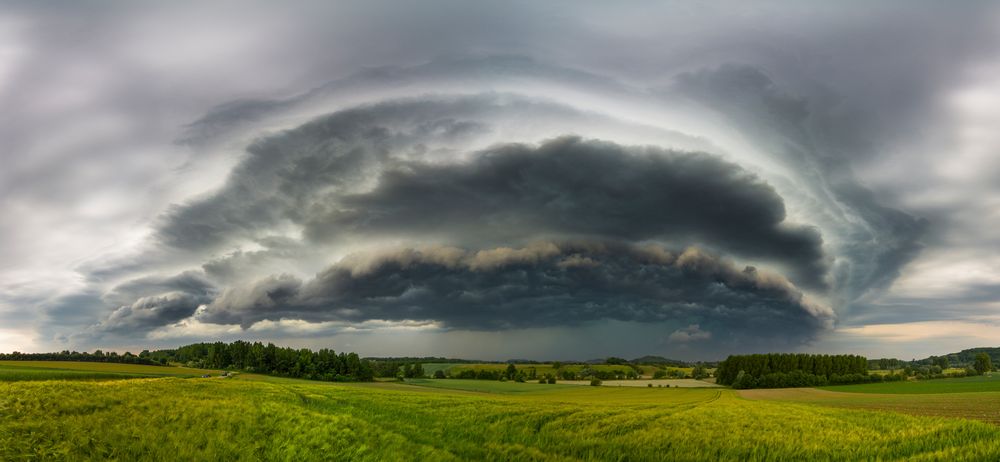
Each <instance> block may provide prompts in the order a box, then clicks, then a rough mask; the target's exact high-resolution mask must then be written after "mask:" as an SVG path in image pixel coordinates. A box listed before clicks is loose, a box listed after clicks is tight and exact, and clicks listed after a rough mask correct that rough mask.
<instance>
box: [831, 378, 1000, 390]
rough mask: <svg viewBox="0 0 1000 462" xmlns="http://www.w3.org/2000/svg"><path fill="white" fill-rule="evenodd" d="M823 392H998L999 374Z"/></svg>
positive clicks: (847, 386)
mask: <svg viewBox="0 0 1000 462" xmlns="http://www.w3.org/2000/svg"><path fill="white" fill-rule="evenodd" d="M821 388H823V389H824V390H830V391H839V392H846V393H883V394H900V393H903V394H928V393H975V392H987V391H997V392H1000V374H993V375H992V376H975V377H962V378H957V379H929V380H907V381H900V382H883V383H865V384H858V385H835V386H829V387H821Z"/></svg>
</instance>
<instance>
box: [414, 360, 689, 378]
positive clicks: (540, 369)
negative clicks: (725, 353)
mask: <svg viewBox="0 0 1000 462" xmlns="http://www.w3.org/2000/svg"><path fill="white" fill-rule="evenodd" d="M435 366H438V367H435ZM440 366H441V365H436V364H424V365H423V368H424V371H425V372H427V373H428V374H433V373H434V371H435V370H438V369H441V370H443V371H445V372H448V373H450V374H458V373H459V372H461V371H463V370H475V371H478V370H497V371H503V370H506V369H507V365H506V364H494V363H483V364H449V365H447V366H448V367H440ZM515 366H516V367H517V369H518V370H524V371H528V370H531V369H535V373H536V374H537V375H539V376H542V375H545V374H556V373H557V372H561V371H571V372H580V370H582V369H583V368H585V367H590V368H591V369H593V370H595V371H604V372H612V371H623V372H624V371H628V370H630V369H631V368H630V367H629V366H627V365H624V364H622V365H613V364H590V365H584V364H565V365H563V366H561V367H560V368H559V369H556V368H554V367H552V364H515ZM639 369H640V370H641V371H642V374H643V375H645V376H651V375H653V372H655V371H656V370H658V368H657V367H656V366H639ZM664 370H666V371H667V372H670V371H674V370H680V371H683V372H684V373H686V374H689V375H690V374H691V371H692V370H694V368H692V367H665V368H664Z"/></svg>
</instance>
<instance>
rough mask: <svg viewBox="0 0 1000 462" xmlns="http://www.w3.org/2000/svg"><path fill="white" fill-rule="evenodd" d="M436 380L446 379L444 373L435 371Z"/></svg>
mask: <svg viewBox="0 0 1000 462" xmlns="http://www.w3.org/2000/svg"><path fill="white" fill-rule="evenodd" d="M434 378H435V379H443V378H444V371H442V370H440V369H438V370H436V371H434Z"/></svg>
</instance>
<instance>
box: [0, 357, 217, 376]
mask: <svg viewBox="0 0 1000 462" xmlns="http://www.w3.org/2000/svg"><path fill="white" fill-rule="evenodd" d="M3 370H10V371H17V370H31V371H34V372H36V373H37V374H38V375H45V374H46V373H49V374H51V375H59V374H63V375H66V376H67V377H71V376H72V375H73V374H77V375H85V374H86V373H90V374H92V375H94V376H99V375H102V374H104V375H109V376H114V375H118V376H126V377H127V376H132V377H166V376H176V377H200V376H202V375H205V374H209V375H218V374H219V373H220V372H221V371H216V370H210V369H194V368H190V367H174V366H148V365H145V364H119V363H98V362H86V361H0V377H3V375H4V373H3V372H2V371H3ZM12 374H13V373H12ZM0 380H3V379H2V378H0Z"/></svg>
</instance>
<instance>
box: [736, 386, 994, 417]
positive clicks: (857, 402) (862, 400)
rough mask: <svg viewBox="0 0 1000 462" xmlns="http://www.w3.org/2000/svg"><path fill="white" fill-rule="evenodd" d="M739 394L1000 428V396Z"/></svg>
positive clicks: (792, 391) (800, 390) (806, 390)
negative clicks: (970, 421)
mask: <svg viewBox="0 0 1000 462" xmlns="http://www.w3.org/2000/svg"><path fill="white" fill-rule="evenodd" d="M739 393H740V395H741V396H743V397H744V398H747V399H752V400H768V401H783V402H797V403H810V404H818V405H823V406H832V407H842V408H856V409H872V410H883V411H894V412H903V413H907V414H913V415H930V416H939V417H955V418H965V419H976V420H982V421H985V422H990V423H993V424H1000V392H982V393H940V394H900V393H897V394H874V393H844V392H837V391H830V390H818V389H815V388H782V389H772V390H740V392H739Z"/></svg>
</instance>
